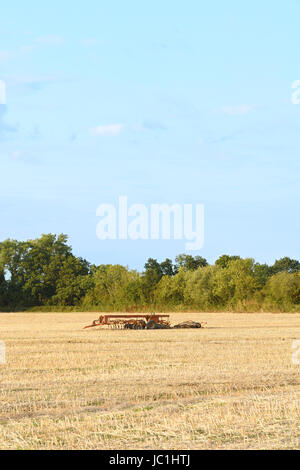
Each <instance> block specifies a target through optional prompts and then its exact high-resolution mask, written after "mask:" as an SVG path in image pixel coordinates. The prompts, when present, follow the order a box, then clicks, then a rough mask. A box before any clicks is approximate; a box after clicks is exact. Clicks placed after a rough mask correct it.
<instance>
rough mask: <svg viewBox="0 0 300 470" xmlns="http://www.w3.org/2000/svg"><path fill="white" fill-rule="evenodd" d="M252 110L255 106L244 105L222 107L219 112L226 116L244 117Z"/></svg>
mask: <svg viewBox="0 0 300 470" xmlns="http://www.w3.org/2000/svg"><path fill="white" fill-rule="evenodd" d="M254 109H255V106H253V105H246V104H244V105H240V106H223V107H222V108H221V111H222V113H225V114H227V115H228V116H245V115H246V114H249V113H251V111H253V110H254Z"/></svg>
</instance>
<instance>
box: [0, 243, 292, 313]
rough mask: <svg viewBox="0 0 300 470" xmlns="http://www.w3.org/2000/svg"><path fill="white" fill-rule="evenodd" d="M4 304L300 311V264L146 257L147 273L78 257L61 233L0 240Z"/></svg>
mask: <svg viewBox="0 0 300 470" xmlns="http://www.w3.org/2000/svg"><path fill="white" fill-rule="evenodd" d="M0 309H1V310H2V311H16V310H23V309H43V310H68V309H70V310H71V309H74V310H102V311H129V312H130V311H143V310H158V311H171V310H205V311H222V310H230V311H300V262H299V261H298V260H294V259H290V258H288V257H285V258H281V259H279V260H276V261H275V263H274V264H273V265H272V266H269V265H267V264H260V263H257V262H255V260H254V259H252V258H244V259H243V258H241V257H240V256H230V255H222V256H220V257H219V258H218V259H217V260H216V261H215V263H214V264H209V263H208V262H207V260H206V259H205V258H203V257H201V256H191V255H187V254H181V255H178V256H177V257H176V259H175V262H174V263H173V261H172V260H170V259H168V258H167V259H166V260H165V261H162V262H159V261H157V260H156V259H153V258H149V259H148V260H147V262H146V263H145V267H144V270H143V272H141V273H139V272H138V271H136V270H132V269H129V268H128V267H125V266H121V265H118V264H117V265H111V264H103V265H99V266H96V265H94V264H90V263H89V262H88V261H86V260H85V259H83V258H80V257H76V256H75V255H74V254H73V253H72V248H71V246H70V245H69V244H68V237H67V236H66V235H64V234H60V235H53V234H46V235H42V236H41V237H40V238H37V239H35V240H27V241H17V240H11V239H8V240H5V241H3V242H1V243H0Z"/></svg>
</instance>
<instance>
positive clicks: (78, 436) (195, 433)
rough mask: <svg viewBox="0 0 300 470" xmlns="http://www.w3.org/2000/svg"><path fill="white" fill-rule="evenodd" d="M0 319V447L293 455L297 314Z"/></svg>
mask: <svg viewBox="0 0 300 470" xmlns="http://www.w3.org/2000/svg"><path fill="white" fill-rule="evenodd" d="M96 317H97V314H95V313H72V314H71V313H12V314H6V313H4V314H0V340H2V341H5V343H6V350H7V353H6V359H7V363H6V364H5V365H0V375H1V377H0V448H1V449H160V448H161V449H260V448H265V449H291V448H298V449H299V448H300V387H299V386H300V365H296V364H293V363H292V349H291V347H292V341H293V340H296V339H300V314H266V313H260V314H230V313H218V314H216V313H199V314H187V313H185V314H171V322H172V324H175V323H179V322H182V321H184V320H194V321H206V322H207V326H206V328H203V329H182V330H174V329H170V330H134V331H133V330H109V329H98V328H94V329H90V330H83V329H82V328H83V327H84V326H85V325H87V324H89V323H90V322H91V321H92V320H94V318H96Z"/></svg>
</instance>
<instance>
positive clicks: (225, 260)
mask: <svg viewBox="0 0 300 470" xmlns="http://www.w3.org/2000/svg"><path fill="white" fill-rule="evenodd" d="M237 259H241V258H240V256H229V255H222V256H220V257H219V258H218V259H217V260H216V262H215V265H216V266H219V267H220V268H227V267H228V265H229V263H230V262H231V261H235V260H237Z"/></svg>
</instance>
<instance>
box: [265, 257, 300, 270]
mask: <svg viewBox="0 0 300 470" xmlns="http://www.w3.org/2000/svg"><path fill="white" fill-rule="evenodd" d="M298 271H300V263H299V261H297V260H296V259H291V258H288V257H287V256H286V257H285V258H281V259H279V260H276V261H275V263H274V264H273V266H272V267H271V272H272V274H277V273H282V272H287V273H297V272H298Z"/></svg>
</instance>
